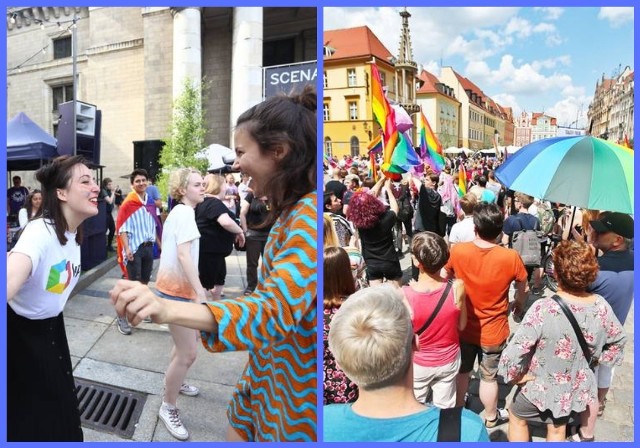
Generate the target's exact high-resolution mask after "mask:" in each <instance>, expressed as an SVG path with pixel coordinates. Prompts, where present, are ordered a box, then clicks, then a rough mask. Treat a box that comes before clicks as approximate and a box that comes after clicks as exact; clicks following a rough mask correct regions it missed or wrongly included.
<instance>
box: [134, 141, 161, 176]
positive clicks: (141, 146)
mask: <svg viewBox="0 0 640 448" xmlns="http://www.w3.org/2000/svg"><path fill="white" fill-rule="evenodd" d="M163 146H164V142H163V141H162V140H140V141H137V142H133V169H138V168H143V169H145V170H147V173H148V174H149V178H150V179H153V181H154V182H155V181H156V180H157V176H158V174H159V173H160V168H162V166H161V165H160V151H162V147H163Z"/></svg>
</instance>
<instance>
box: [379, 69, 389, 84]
mask: <svg viewBox="0 0 640 448" xmlns="http://www.w3.org/2000/svg"><path fill="white" fill-rule="evenodd" d="M379 73H380V84H382V85H383V86H386V85H387V83H386V75H385V73H384V72H379Z"/></svg>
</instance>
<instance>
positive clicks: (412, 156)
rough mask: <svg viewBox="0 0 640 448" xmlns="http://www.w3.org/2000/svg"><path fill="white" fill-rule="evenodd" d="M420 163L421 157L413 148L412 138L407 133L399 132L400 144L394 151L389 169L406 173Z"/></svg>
mask: <svg viewBox="0 0 640 448" xmlns="http://www.w3.org/2000/svg"><path fill="white" fill-rule="evenodd" d="M416 165H420V157H419V156H418V154H417V153H416V150H415V149H413V143H412V142H411V138H410V137H409V136H408V135H407V134H406V133H398V145H397V146H396V147H395V149H394V151H393V155H392V156H391V162H390V166H389V169H388V171H390V172H392V173H398V172H400V173H406V172H407V171H409V170H410V169H411V167H412V166H416Z"/></svg>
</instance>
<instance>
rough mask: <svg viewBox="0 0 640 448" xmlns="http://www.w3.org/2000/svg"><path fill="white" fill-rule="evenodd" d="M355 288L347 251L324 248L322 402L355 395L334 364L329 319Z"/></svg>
mask: <svg viewBox="0 0 640 448" xmlns="http://www.w3.org/2000/svg"><path fill="white" fill-rule="evenodd" d="M354 292H356V287H355V282H354V281H353V277H352V275H351V265H350V262H349V255H347V252H346V251H345V250H344V249H343V248H341V247H326V248H325V249H324V311H323V317H324V319H323V320H324V327H323V338H322V339H323V342H324V349H323V359H324V362H323V384H324V395H323V400H322V402H323V404H325V405H327V404H333V403H351V402H353V401H356V399H357V398H358V386H356V384H355V383H354V382H352V381H351V380H350V379H349V378H347V375H346V374H345V373H344V372H343V371H342V370H341V369H340V368H339V367H338V366H337V364H336V360H335V359H334V357H333V354H332V353H331V351H330V350H329V328H330V327H331V320H332V319H333V316H334V315H335V314H336V312H337V311H338V310H339V309H340V305H342V302H343V301H344V300H345V299H346V298H347V297H348V296H350V295H351V294H353V293H354Z"/></svg>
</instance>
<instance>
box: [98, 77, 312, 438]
mask: <svg viewBox="0 0 640 448" xmlns="http://www.w3.org/2000/svg"><path fill="white" fill-rule="evenodd" d="M316 104H317V98H316V92H315V90H314V89H313V88H312V87H307V88H305V90H304V91H303V92H302V93H301V94H299V95H294V96H289V97H287V96H275V97H271V98H268V99H267V100H266V101H264V102H262V103H260V104H257V105H256V106H254V107H252V108H251V109H249V110H247V111H246V112H244V113H243V114H242V115H241V116H240V117H239V118H238V122H237V125H236V130H235V135H234V143H235V151H236V160H235V162H234V169H236V170H240V171H242V172H243V173H246V174H248V175H249V176H251V178H252V182H253V185H254V186H253V188H254V190H255V192H256V195H258V196H262V195H265V196H267V197H268V198H269V210H268V214H267V216H266V218H265V220H264V221H263V222H262V223H261V224H259V225H257V226H256V228H263V229H266V228H268V226H272V227H271V232H270V233H269V238H268V240H267V243H266V246H265V248H264V258H263V264H262V268H261V271H260V274H259V276H258V285H257V287H256V289H255V290H254V291H253V293H252V294H250V295H248V296H243V297H238V298H235V299H223V300H218V301H215V302H209V303H206V306H202V305H198V304H192V303H181V302H174V301H167V300H163V299H161V298H159V297H157V296H156V295H155V294H153V293H152V292H151V291H150V290H149V288H148V287H147V286H145V285H141V284H140V283H137V282H127V281H125V280H121V281H119V282H118V283H117V284H116V286H115V287H114V289H113V290H112V291H111V300H112V301H113V303H114V304H115V307H116V310H117V312H118V314H119V315H125V314H126V315H127V316H128V317H129V319H130V321H131V323H132V324H134V325H137V324H138V323H140V321H141V320H142V319H143V318H144V317H145V316H147V315H150V316H152V317H153V321H154V322H157V323H174V324H178V325H182V326H186V327H190V328H195V329H199V330H202V333H201V338H202V343H203V345H204V346H205V348H206V349H207V350H209V351H212V352H221V351H232V350H247V351H249V362H248V364H247V367H246V370H245V372H244V374H243V375H242V377H241V378H240V380H239V381H238V384H237V386H236V389H235V391H234V393H233V397H232V399H231V403H230V404H229V408H228V410H227V418H228V421H229V425H230V426H229V429H228V431H227V439H228V440H229V441H315V440H316V413H317V412H316V411H317V401H316V399H317V390H316V385H317V372H316V325H317V319H316V260H317V253H316V245H317V225H316V222H317V221H316V220H317V206H316V203H317V195H316V192H315V191H316V182H315V180H316V113H315V112H316Z"/></svg>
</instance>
